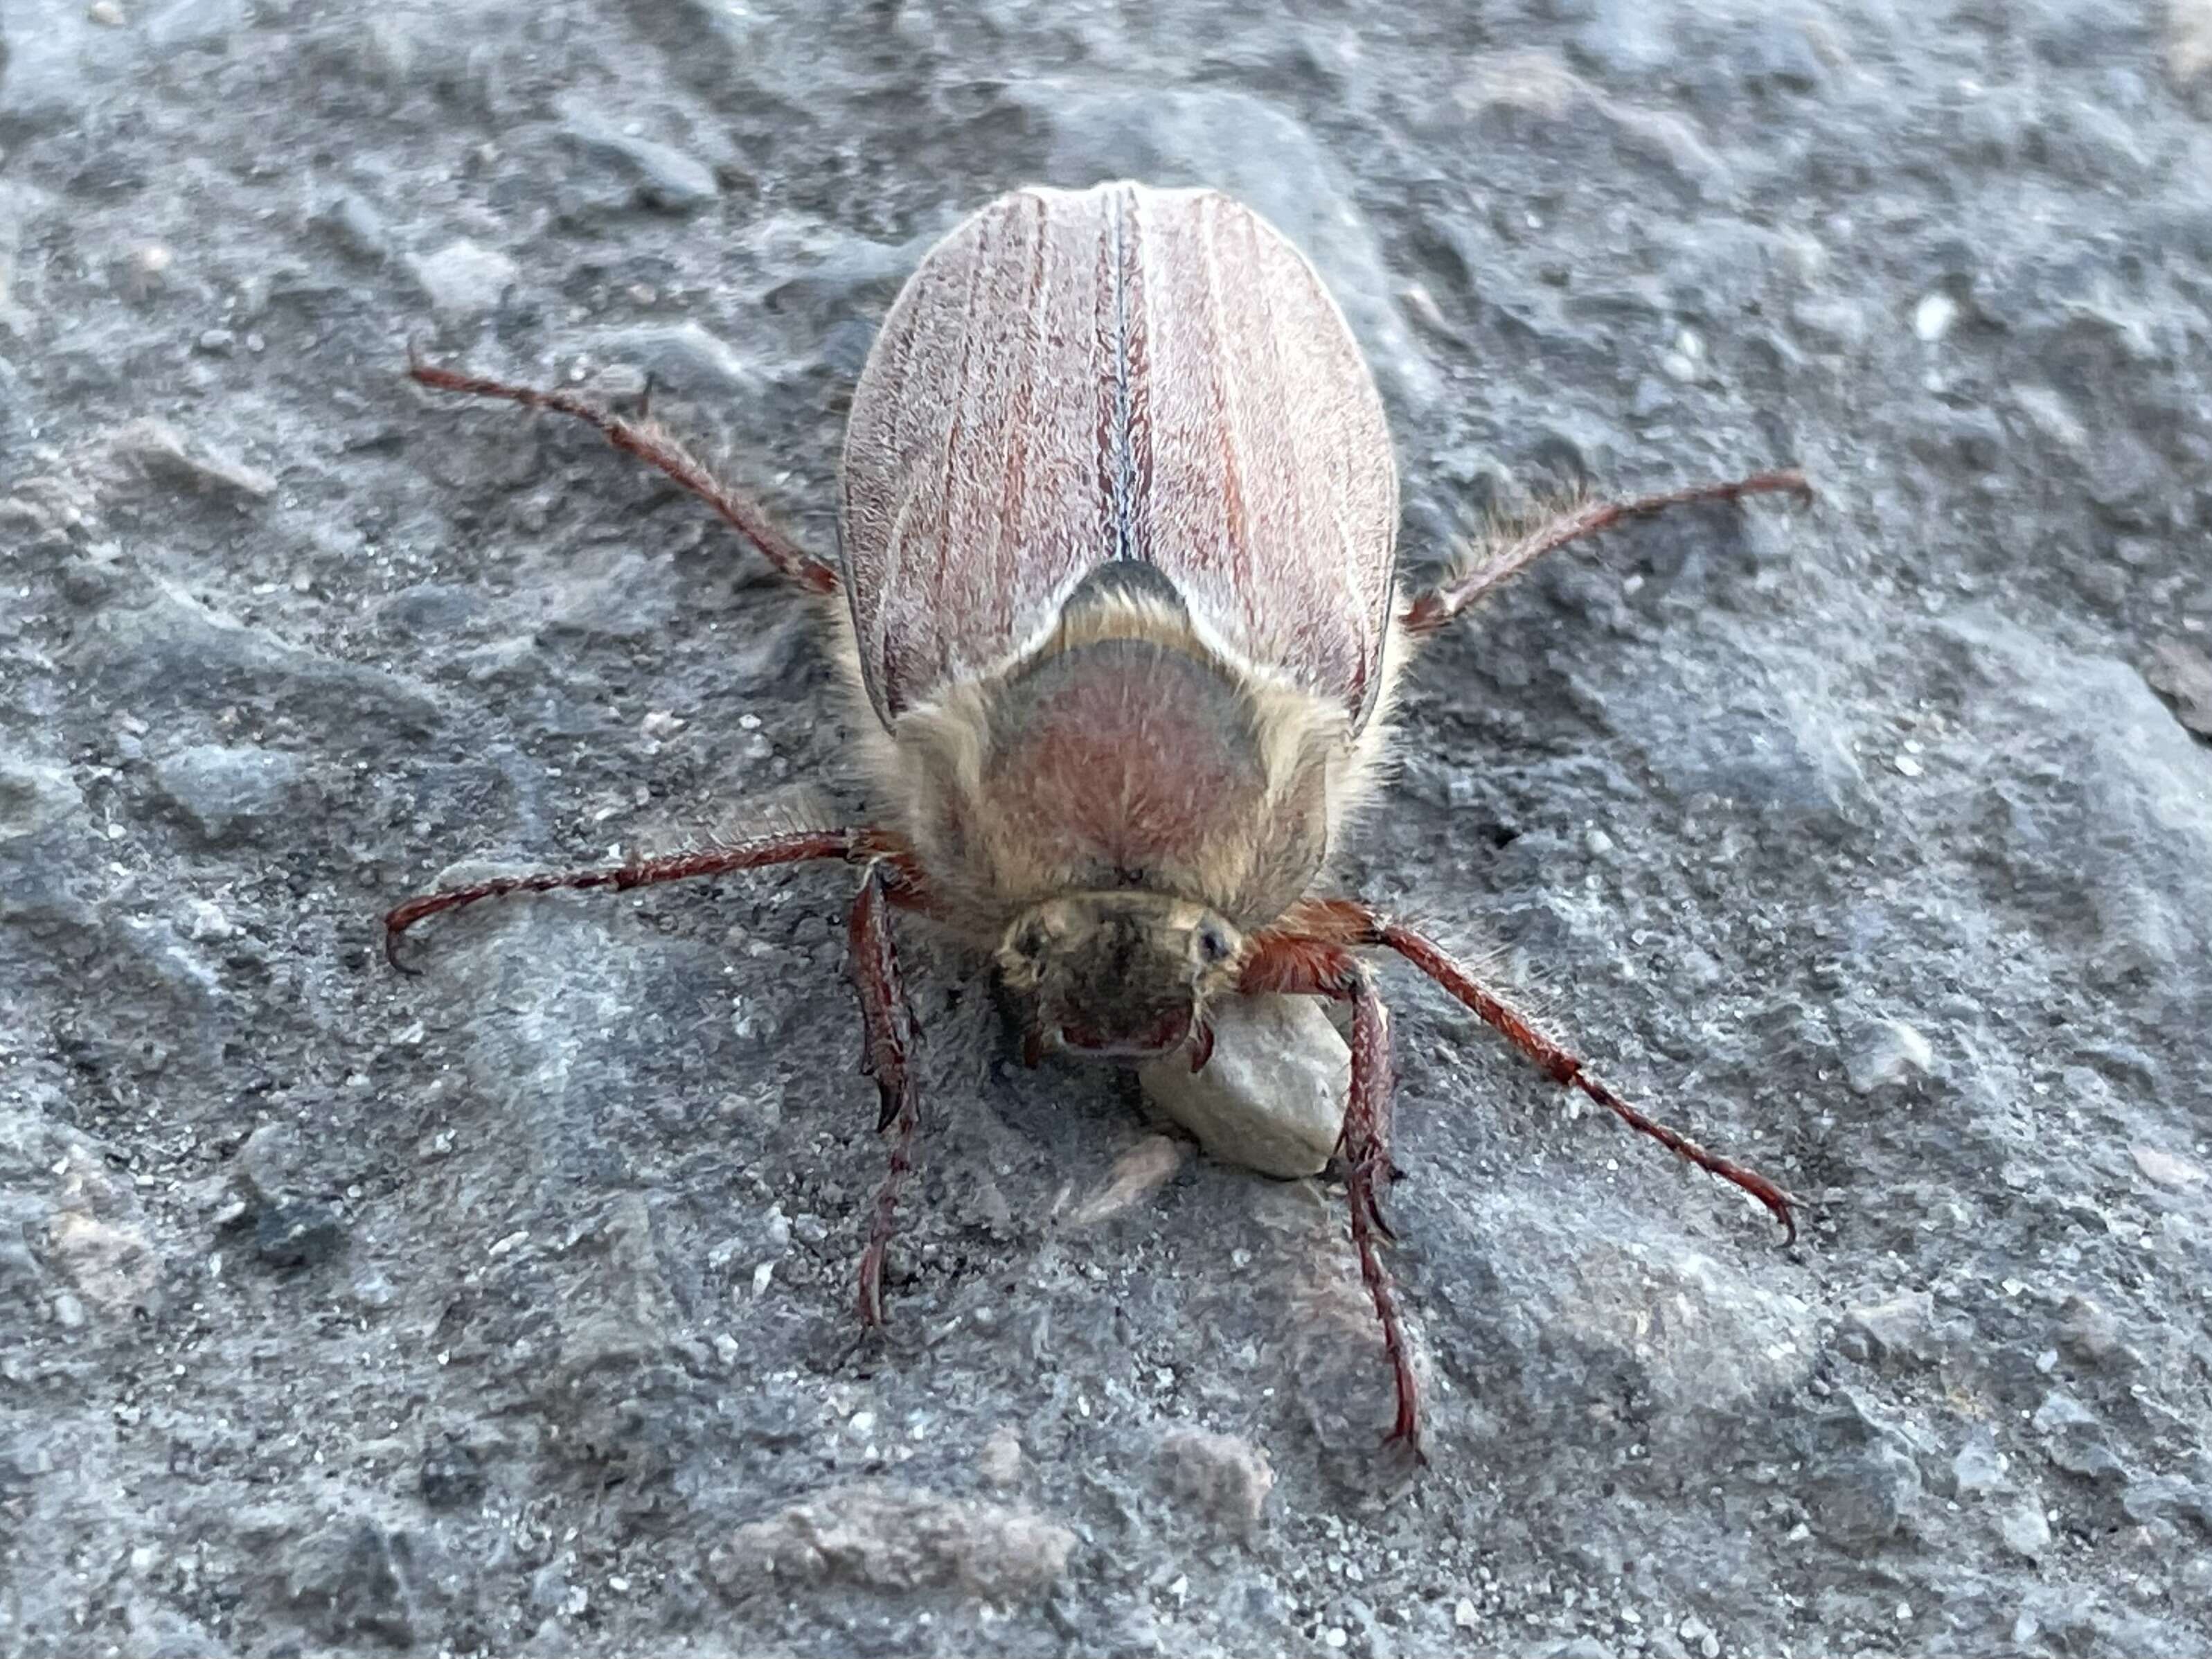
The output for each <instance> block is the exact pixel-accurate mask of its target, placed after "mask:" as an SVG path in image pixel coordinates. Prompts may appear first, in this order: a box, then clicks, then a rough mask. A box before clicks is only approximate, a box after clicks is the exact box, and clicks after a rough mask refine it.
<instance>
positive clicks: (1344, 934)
mask: <svg viewBox="0 0 2212 1659" xmlns="http://www.w3.org/2000/svg"><path fill="white" fill-rule="evenodd" d="M1285 925H1286V926H1287V927H1291V928H1296V929H1298V930H1300V931H1301V932H1304V933H1311V934H1317V935H1319V936H1321V937H1322V938H1326V939H1337V940H1339V941H1340V942H1341V943H1343V944H1346V945H1384V946H1387V947H1388V948H1389V949H1390V950H1393V951H1396V952H1397V953H1398V954H1399V955H1400V956H1401V957H1404V958H1405V959H1406V960H1407V962H1410V963H1413V966H1414V967H1416V968H1418V969H1420V970H1421V971H1422V972H1423V973H1425V974H1426V975H1428V976H1429V977H1430V978H1431V979H1432V980H1434V981H1436V982H1437V984H1438V985H1441V986H1442V987H1443V988H1444V989H1445V990H1447V991H1449V992H1450V993H1451V994H1452V995H1453V996H1455V997H1456V998H1457V999H1458V1000H1460V1001H1461V1002H1462V1003H1464V1004H1465V1005H1466V1006H1468V1007H1469V1008H1471V1009H1473V1010H1474V1012H1475V1013H1476V1014H1477V1015H1478V1016H1479V1017H1480V1018H1481V1019H1482V1021H1483V1022H1484V1023H1485V1024H1487V1025H1488V1026H1490V1027H1491V1029H1492V1030H1495V1031H1497V1032H1498V1034H1499V1035H1501V1036H1504V1038H1505V1040H1506V1041H1507V1042H1510V1043H1511V1044H1512V1045H1513V1046H1514V1047H1515V1048H1518V1049H1519V1050H1520V1051H1521V1052H1522V1054H1526V1055H1528V1058H1529V1059H1530V1060H1534V1061H1535V1062H1536V1065H1537V1066H1538V1067H1539V1068H1540V1069H1541V1071H1542V1072H1543V1073H1544V1075H1545V1076H1547V1077H1548V1078H1550V1079H1552V1081H1553V1082H1554V1083H1557V1084H1559V1085H1562V1086H1563V1087H1566V1088H1571V1089H1579V1090H1580V1091H1582V1092H1583V1094H1585V1095H1587V1096H1589V1097H1590V1098H1591V1099H1592V1100H1594V1101H1595V1102H1597V1103H1598V1104H1599V1105H1601V1106H1602V1107H1604V1108H1605V1109H1607V1111H1609V1112H1611V1113H1612V1114H1613V1115H1614V1116H1615V1117H1617V1118H1619V1119H1620V1121H1622V1122H1623V1123H1626V1125H1627V1126H1628V1127H1630V1128H1632V1129H1633V1130H1635V1131H1636V1132H1637V1133H1638V1134H1646V1135H1650V1137H1651V1138H1652V1139H1654V1140H1656V1141H1657V1142H1658V1143H1659V1144H1660V1145H1661V1146H1664V1147H1666V1148H1667V1149H1668V1151H1669V1152H1674V1153H1677V1154H1679V1155H1680V1156H1681V1157H1683V1158H1687V1159H1688V1160H1689V1161H1690V1162H1691V1163H1692V1164H1696V1165H1697V1166H1698V1167H1699V1169H1701V1170H1705V1171H1706V1172H1708V1173H1709V1174H1711V1175H1717V1176H1720V1178H1721V1179H1722V1180H1723V1181H1726V1182H1731V1183H1733V1184H1734V1185H1735V1186H1738V1187H1741V1188H1743V1190H1744V1191H1746V1192H1747V1193H1749V1194H1751V1195H1752V1196H1753V1198H1755V1199H1757V1200H1759V1202H1760V1203H1761V1204H1764V1205H1765V1206H1766V1208H1767V1211H1768V1212H1769V1213H1770V1214H1771V1215H1772V1216H1773V1217H1774V1218H1775V1219H1776V1220H1777V1221H1778V1222H1780V1223H1781V1224H1782V1230H1783V1233H1784V1239H1783V1242H1784V1243H1785V1244H1794V1243H1796V1242H1797V1218H1796V1216H1795V1215H1794V1214H1793V1213H1792V1212H1791V1211H1790V1195H1789V1194H1787V1193H1785V1192H1784V1191H1783V1190H1782V1188H1779V1187H1778V1186H1777V1185H1775V1183H1774V1182H1771V1181H1769V1180H1768V1179H1767V1178H1766V1177H1765V1176H1763V1175H1761V1174H1759V1172H1758V1171H1757V1170H1748V1169H1746V1168H1745V1167H1744V1166H1743V1165H1742V1164H1738V1163H1736V1162H1735V1161H1734V1160H1733V1159H1731V1158H1723V1157H1721V1156H1720V1155H1719V1154H1718V1153H1716V1152H1707V1151H1706V1150H1705V1148H1704V1147H1702V1146H1699V1145H1698V1143H1697V1142H1696V1141H1694V1140H1692V1139H1690V1138H1689V1137H1688V1136H1687V1135H1686V1134H1684V1133H1681V1131H1680V1130H1679V1129H1672V1128H1669V1127H1668V1126H1667V1125H1665V1124H1663V1123H1661V1122H1659V1121H1657V1120H1656V1119H1654V1118H1650V1117H1646V1116H1645V1115H1644V1114H1643V1113H1642V1112H1639V1111H1638V1110H1637V1109H1636V1108H1634V1107H1633V1106H1632V1105H1630V1104H1629V1103H1627V1102H1626V1101H1625V1100H1623V1099H1622V1098H1621V1097H1620V1096H1619V1095H1617V1094H1615V1093H1614V1092H1613V1091H1612V1090H1611V1089H1610V1088H1608V1087H1607V1086H1606V1085H1605V1084H1603V1083H1602V1082H1601V1081H1599V1079H1596V1078H1595V1077H1593V1076H1591V1075H1590V1073H1589V1070H1588V1068H1587V1067H1586V1066H1584V1065H1583V1062H1582V1060H1580V1059H1579V1058H1578V1057H1577V1056H1576V1055H1574V1054H1570V1053H1568V1051H1567V1050H1566V1049H1565V1048H1561V1047H1560V1046H1559V1043H1557V1042H1554V1041H1553V1039H1552V1038H1551V1037H1549V1036H1546V1035H1545V1034H1544V1032H1543V1031H1542V1030H1539V1029H1538V1027H1537V1025H1536V1024H1535V1022H1534V1020H1532V1019H1531V1018H1529V1017H1528V1015H1527V1014H1526V1013H1523V1012H1522V1011H1521V1010H1520V1009H1518V1008H1516V1007H1515V1006H1513V1005H1512V1004H1511V1003H1510V1002H1508V1001H1507V1000H1505V999H1504V997H1501V996H1499V995H1498V994H1497V993H1496V992H1494V991H1492V990H1490V989H1489V988H1487V987H1485V986H1483V985H1482V984H1480V982H1478V981H1476V979H1475V977H1474V975H1473V974H1472V973H1470V972H1469V971H1468V969H1466V968H1465V967H1463V966H1462V965H1461V964H1460V963H1457V962H1455V961H1454V960H1453V959H1452V958H1451V957H1449V955H1447V954H1446V953H1445V951H1443V947H1442V946H1440V945H1437V943H1436V941H1435V940H1433V939H1428V938H1426V937H1425V936H1424V935H1422V934H1419V933H1415V932H1414V931H1413V929H1412V928H1410V927H1401V926H1400V925H1399V924H1398V923H1396V922H1395V921H1391V920H1390V919H1389V917H1388V916H1385V915H1382V914H1380V913H1379V912H1377V911H1376V910H1373V909H1371V908H1369V907H1368V906H1366V905H1364V904H1361V903H1358V902H1355V901H1353V900H1350V899H1328V900H1323V901H1321V902H1309V903H1306V904H1303V905H1300V906H1299V907H1298V908H1297V909H1296V910H1295V911H1293V912H1292V913H1291V916H1290V917H1289V919H1288V921H1287V922H1286V924H1285ZM1261 937H1262V939H1265V938H1266V937H1267V935H1264V934H1263V935H1261Z"/></svg>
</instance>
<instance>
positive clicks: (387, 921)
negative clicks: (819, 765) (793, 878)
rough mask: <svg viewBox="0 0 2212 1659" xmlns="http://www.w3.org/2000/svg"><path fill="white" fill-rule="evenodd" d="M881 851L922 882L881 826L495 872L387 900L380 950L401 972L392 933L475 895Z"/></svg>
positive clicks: (915, 887)
mask: <svg viewBox="0 0 2212 1659" xmlns="http://www.w3.org/2000/svg"><path fill="white" fill-rule="evenodd" d="M863 858H868V859H881V860H884V861H886V862H887V863H889V864H890V866H892V868H893V871H894V873H895V875H896V878H898V879H899V880H900V881H901V882H902V883H904V884H906V886H907V888H908V889H909V890H911V891H912V892H913V893H915V894H917V895H918V894H919V893H920V892H921V871H920V868H919V866H916V865H915V862H914V858H913V855H912V854H909V853H908V852H906V851H905V850H904V849H903V848H901V847H900V846H898V844H897V843H896V842H895V841H894V839H893V838H892V837H891V836H890V835H889V834H888V833H886V832H885V831H884V830H881V829H806V830H800V831H798V832H796V833H793V834H791V835H782V836H755V837H752V838H750V839H748V840H745V841H737V842H724V843H723V844H722V845H720V846H718V847H703V848H698V849H697V850H696V851H693V852H689V853H677V854H671V856H669V857H667V858H659V859H641V860H637V861H636V862H635V863H631V864H617V865H610V866H605V867H604V868H601V869H597V870H547V871H541V872H538V873H537V874H534V875H528V876H501V877H497V878H494V879H493V880H490V881H480V882H476V883H473V884H471V885H469V886H466V887H453V888H448V889H447V890H446V891H444V892H442V893H425V894H423V895H422V896H421V897H419V898H411V899H409V900H408V901H407V902H405V903H404V904H398V905H394V906H393V907H392V908H391V909H390V910H388V911H386V913H385V917H384V955H385V958H386V961H388V962H390V963H392V966H393V967H394V968H397V969H399V970H400V971H401V972H402V973H413V972H415V971H416V969H411V968H409V967H408V966H407V965H406V964H405V963H403V962H401V961H400V960H399V954H398V952H399V936H400V935H401V934H402V933H405V932H406V931H407V930H408V929H409V928H410V927H413V926H414V925H415V924H416V922H418V921H423V920H424V919H425V918H427V917H430V916H435V915H439V914H440V913H441V912H442V911H446V910H458V909H459V908H461V907H462V906H464V905H468V904H474V903H476V902H477V900H479V899H488V898H504V897H505V896H507V895H508V894H510V893H550V892H555V891H557V890H562V889H564V888H586V887H611V888H613V889H615V890H617V892H619V891H622V890H624V889H626V888H631V887H647V886H650V885H652V884H653V883H655V882H662V881H687V880H689V879H690V878H692V877H694V876H724V875H728V874H729V873H730V872H732V871H736V870H757V869H760V868H762V867H763V866H768V865H772V864H803V863H805V862H806V861H807V860H811V859H847V860H854V859H863Z"/></svg>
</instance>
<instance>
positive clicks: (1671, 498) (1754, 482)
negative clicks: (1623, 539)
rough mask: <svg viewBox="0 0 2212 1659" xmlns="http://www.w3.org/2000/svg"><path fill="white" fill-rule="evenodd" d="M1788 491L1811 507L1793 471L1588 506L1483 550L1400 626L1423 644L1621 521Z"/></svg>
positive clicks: (1408, 611) (1404, 615) (1801, 478)
mask: <svg viewBox="0 0 2212 1659" xmlns="http://www.w3.org/2000/svg"><path fill="white" fill-rule="evenodd" d="M1771 490H1786V491H1788V492H1789V493H1790V494H1792V495H1797V496H1799V497H1801V498H1802V499H1804V500H1807V501H1810V500H1811V499H1812V496H1813V487H1812V486H1811V485H1810V484H1808V483H1806V482H1805V475H1804V474H1803V473H1802V472H1799V471H1796V470H1795V469H1791V470H1790V471H1780V472H1760V473H1756V474H1754V475H1753V477H1748V478H1735V479H1731V480H1729V481H1727V482H1725V483H1707V484H1693V485H1692V486H1691V487H1690V488H1688V489H1670V490H1668V491H1667V492H1666V493H1665V494H1663V495H1643V496H1638V498H1637V499H1636V500H1634V501H1592V502H1590V503H1589V505H1588V506H1585V507H1574V508H1572V509H1571V510H1569V511H1567V512H1565V513H1560V514H1559V515H1558V516H1557V517H1556V518H1553V519H1550V520H1547V521H1546V522H1544V523H1543V524H1541V525H1539V526H1537V527H1536V528H1535V529H1534V530H1532V531H1530V532H1528V533H1527V534H1526V535H1522V536H1518V537H1516V538H1514V539H1512V540H1511V541H1509V542H1507V543H1505V544H1504V545H1503V546H1500V547H1496V548H1492V549H1490V550H1487V551H1486V556H1483V557H1481V558H1480V559H1479V560H1477V561H1476V562H1474V563H1472V564H1471V565H1469V566H1468V568H1466V569H1464V570H1462V571H1461V572H1460V573H1459V574H1457V575H1455V576H1453V577H1451V578H1449V580H1445V581H1443V582H1441V583H1439V584H1438V585H1437V586H1435V587H1432V588H1431V589H1430V590H1429V591H1428V592H1425V593H1423V594H1421V595H1420V596H1419V597H1418V598H1417V599H1414V600H1413V603H1412V604H1410V605H1407V607H1406V608H1405V610H1404V611H1401V612H1400V613H1399V617H1398V621H1399V622H1400V623H1401V624H1402V625H1403V627H1404V628H1405V629H1406V631H1407V633H1408V634H1410V635H1413V637H1414V638H1415V639H1422V638H1425V637H1426V636H1427V635H1431V634H1433V633H1435V632H1436V631H1437V629H1440V628H1442V627H1443V625H1444V624H1445V623H1449V621H1451V619H1452V618H1453V617H1456V616H1458V615H1459V613H1460V612H1461V611H1464V610H1466V609H1467V608H1468V606H1469V605H1474V604H1475V603H1476V602H1477V601H1478V600H1480V599H1483V598H1484V597H1485V596H1486V595H1487V594H1488V593H1489V592H1491V591H1492V589H1493V588H1495V587H1497V586H1499V585H1500V584H1501V583H1504V582H1505V581H1507V580H1510V579H1511V578H1512V577H1514V576H1516V575H1518V574H1520V573H1521V572H1522V571H1523V570H1525V569H1527V568H1528V567H1529V566H1530V565H1532V564H1534V563H1535V562H1536V561H1537V560H1539V559H1541V558H1542V557H1543V556H1544V555H1546V554H1547V553H1549V552H1552V551H1553V550H1556V549H1559V548H1562V547H1565V545H1566V544H1568V543H1569V542H1574V541H1580V540H1581V539H1582V538H1583V537H1585V536H1594V535H1595V534H1596V533H1597V532H1599V531H1601V530H1605V529H1608V528H1610V527H1611V526H1613V525H1616V524H1618V523H1620V521H1621V520H1623V519H1635V518H1643V517H1645V516H1647V515H1649V514H1650V513H1657V512H1660V511H1662V509H1664V508H1666V507H1680V506H1683V505H1685V504H1686V503H1688V502H1691V501H1734V500H1735V499H1736V498H1737V497H1738V496H1741V495H1761V494H1764V493H1766V492H1768V491H1771Z"/></svg>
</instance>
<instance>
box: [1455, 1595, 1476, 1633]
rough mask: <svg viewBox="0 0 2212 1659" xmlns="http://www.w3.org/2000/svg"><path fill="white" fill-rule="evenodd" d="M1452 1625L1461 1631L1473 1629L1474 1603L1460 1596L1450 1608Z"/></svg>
mask: <svg viewBox="0 0 2212 1659" xmlns="http://www.w3.org/2000/svg"><path fill="white" fill-rule="evenodd" d="M1452 1623H1453V1624H1455V1625H1456V1626H1459V1627H1460V1628H1461V1629H1462V1630H1473V1629H1474V1602H1473V1601H1469V1600H1468V1598H1467V1597H1466V1596H1464V1595H1462V1596H1461V1597H1460V1598H1459V1601H1458V1602H1457V1603H1456V1604H1455V1606H1454V1607H1453V1608H1452Z"/></svg>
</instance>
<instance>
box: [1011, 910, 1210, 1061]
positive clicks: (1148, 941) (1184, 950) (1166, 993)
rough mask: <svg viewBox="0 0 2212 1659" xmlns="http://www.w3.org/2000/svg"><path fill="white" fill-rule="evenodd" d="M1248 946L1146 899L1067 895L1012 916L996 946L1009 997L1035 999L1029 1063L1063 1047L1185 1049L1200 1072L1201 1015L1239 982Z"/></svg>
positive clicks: (1204, 1045) (1121, 1056)
mask: <svg viewBox="0 0 2212 1659" xmlns="http://www.w3.org/2000/svg"><path fill="white" fill-rule="evenodd" d="M1243 950H1244V939H1243V935H1242V934H1241V933H1238V932H1237V928H1236V927H1235V926H1234V925H1233V924H1232V923H1231V922H1230V921H1229V920H1228V919H1227V918H1226V917H1225V916H1223V915H1220V914H1219V913H1218V911H1215V910H1212V909H1209V908H1207V907H1206V906H1205V905H1202V904H1197V903H1194V902H1191V901H1190V900H1188V899H1180V898H1174V897H1170V896H1168V895H1165V894H1162V893H1148V892H1143V891H1128V892H1105V893H1072V894H1068V895H1066V896H1064V897H1060V898H1055V899H1048V900H1047V901H1046V902H1044V903H1042V904H1038V905H1034V906H1032V907H1031V908H1029V909H1027V910H1024V912H1022V914H1021V915H1018V916H1016V917H1015V918H1014V920H1013V921H1012V924H1011V925H1010V926H1009V927H1007V929H1006V934H1005V937H1004V938H1003V939H1001V940H1000V945H999V970H1000V974H1001V975H1002V976H1003V977H1004V978H1005V980H1006V986H1007V988H1008V989H1010V990H1012V991H1014V992H1016V993H1018V994H1024V995H1027V996H1029V997H1030V998H1031V999H1033V1000H1034V1004H1035V1006H1034V1012H1033V1013H1032V1014H1031V1018H1030V1035H1029V1044H1028V1055H1027V1057H1028V1059H1029V1060H1030V1064H1032V1065H1034V1064H1036V1060H1037V1058H1038V1057H1039V1056H1040V1055H1041V1054H1042V1053H1043V1051H1044V1050H1045V1049H1046V1048H1073V1049H1075V1050H1077V1051H1078V1052H1079V1053H1083V1054H1099V1055H1105V1056H1109V1057H1112V1058H1115V1059H1118V1060H1145V1059H1149V1058H1152V1057H1153V1056H1156V1055H1159V1054H1170V1053H1172V1052H1174V1051H1175V1050H1176V1049H1178V1048H1185V1047H1188V1048H1189V1049H1190V1051H1191V1069H1192V1070H1193V1071H1196V1070H1197V1069H1198V1068H1199V1067H1200V1066H1203V1065H1205V1064H1206V1056H1207V1055H1208V1054H1211V1053H1212V1048H1213V1035H1212V1030H1210V1029H1209V1028H1208V1026H1207V1024H1206V1004H1207V1002H1208V1001H1210V1000H1212V998H1214V997H1215V996H1218V995H1219V994H1221V993H1222V992H1224V991H1226V990H1227V989H1229V988H1230V987H1231V986H1232V985H1234V984H1235V983H1236V981H1237V959H1238V958H1239V957H1241V956H1242V955H1243Z"/></svg>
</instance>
